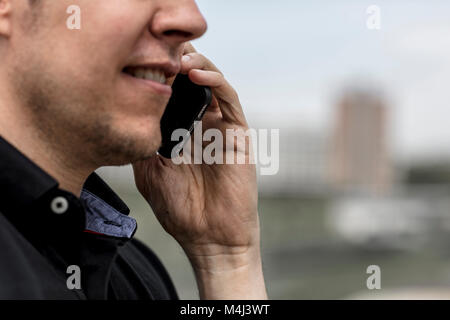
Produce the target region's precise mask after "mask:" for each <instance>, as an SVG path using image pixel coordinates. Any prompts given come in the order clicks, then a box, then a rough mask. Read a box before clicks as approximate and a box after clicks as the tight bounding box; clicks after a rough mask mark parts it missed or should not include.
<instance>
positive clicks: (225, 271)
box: [188, 246, 267, 300]
mask: <svg viewBox="0 0 450 320" xmlns="http://www.w3.org/2000/svg"><path fill="white" fill-rule="evenodd" d="M213 249H214V248H208V250H211V251H214V252H215V254H211V252H205V254H201V255H200V254H196V255H192V254H191V255H188V257H189V260H190V262H191V264H192V267H193V269H194V274H195V277H196V280H197V285H198V289H199V294H200V298H201V299H217V300H241V299H242V300H244V299H251V300H265V299H267V292H266V288H265V283H264V276H263V270H262V262H261V254H260V248H259V246H254V247H248V248H227V250H223V248H221V249H220V251H222V252H221V253H217V252H218V251H219V250H218V249H217V248H215V250H213Z"/></svg>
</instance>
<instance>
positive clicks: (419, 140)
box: [194, 0, 450, 158]
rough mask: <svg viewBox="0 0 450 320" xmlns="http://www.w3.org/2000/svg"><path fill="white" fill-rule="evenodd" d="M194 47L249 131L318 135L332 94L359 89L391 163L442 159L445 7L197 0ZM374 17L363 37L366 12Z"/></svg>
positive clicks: (398, 1)
mask: <svg viewBox="0 0 450 320" xmlns="http://www.w3.org/2000/svg"><path fill="white" fill-rule="evenodd" d="M197 3H198V5H199V7H200V9H201V11H202V13H203V14H204V15H205V17H206V19H207V21H208V25H209V28H208V32H207V33H206V34H205V36H204V37H203V38H201V39H199V40H196V41H195V42H194V45H195V46H196V47H197V49H198V50H199V51H201V52H202V53H203V54H205V55H206V56H207V57H208V58H210V59H211V60H212V61H213V62H214V63H215V64H216V65H217V66H218V67H219V68H220V69H221V71H223V73H224V74H225V76H226V78H227V79H228V80H229V81H230V82H231V83H232V85H233V86H234V87H235V88H236V90H237V91H238V93H239V96H240V99H241V102H242V105H243V107H244V110H245V112H246V114H247V118H248V120H249V123H250V125H251V126H252V123H253V124H257V123H260V122H261V121H263V122H264V123H265V124H266V125H267V126H268V128H281V129H282V128H283V127H284V126H296V127H299V128H304V129H307V130H317V131H326V130H328V128H330V126H331V124H332V121H333V110H334V108H333V107H334V106H335V104H336V100H337V98H338V97H339V95H340V94H341V93H342V92H343V90H344V89H345V88H347V87H348V86H355V85H357V86H366V87H367V86H368V87H371V88H373V89H375V90H377V91H379V92H381V94H382V95H383V97H384V99H385V100H386V102H387V105H388V106H389V110H390V118H389V133H388V135H389V138H390V139H389V141H390V146H391V149H392V151H393V153H394V154H395V155H396V156H397V157H399V158H408V157H421V156H430V155H431V156H436V155H437V156H439V155H443V154H445V155H447V156H450V1H449V0H421V1H419V0H384V1H381V0H376V1H365V0H338V1H337V0H321V1H312V0H311V1H305V0H303V1H302V0H277V1H274V0H272V1H267V0H227V1H223V0H198V1H197ZM370 5H377V6H378V7H379V8H380V10H381V29H380V30H369V29H368V28H367V25H366V21H367V19H368V18H369V15H368V14H367V12H366V10H367V8H368V7H369V6H370Z"/></svg>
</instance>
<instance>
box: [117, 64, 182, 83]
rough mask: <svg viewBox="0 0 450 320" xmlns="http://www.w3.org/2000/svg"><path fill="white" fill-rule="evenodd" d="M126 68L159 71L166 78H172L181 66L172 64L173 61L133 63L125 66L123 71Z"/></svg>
mask: <svg viewBox="0 0 450 320" xmlns="http://www.w3.org/2000/svg"><path fill="white" fill-rule="evenodd" d="M126 68H143V69H153V70H159V71H162V72H163V73H164V75H165V76H166V78H167V79H168V78H171V77H173V76H176V75H177V74H178V73H179V72H180V70H181V64H180V63H177V62H174V61H166V62H158V63H155V62H153V63H151V62H133V63H131V64H129V65H126V66H125V67H124V70H125V69H126Z"/></svg>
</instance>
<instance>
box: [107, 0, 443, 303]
mask: <svg viewBox="0 0 450 320" xmlns="http://www.w3.org/2000/svg"><path fill="white" fill-rule="evenodd" d="M198 4H199V7H200V9H201V10H202V12H203V13H204V15H205V17H206V19H207V20H208V24H209V30H208V32H207V34H206V35H205V36H204V37H203V38H202V39H200V40H198V41H195V42H194V45H195V46H196V47H197V49H198V50H199V51H201V52H202V53H203V54H205V55H206V56H207V57H209V58H210V59H211V60H212V61H213V62H214V63H215V64H216V65H217V66H218V67H219V68H220V69H221V70H222V71H223V72H224V74H225V76H226V77H227V78H228V80H229V81H230V82H231V83H232V84H233V86H234V87H235V88H236V90H237V91H238V93H239V95H240V99H241V102H242V104H243V107H244V110H245V111H246V114H247V118H248V121H249V124H250V126H251V127H252V128H263V129H269V130H270V129H279V130H280V145H279V151H280V167H279V172H278V174H276V175H273V176H260V177H259V187H260V202H259V213H260V216H261V225H262V230H261V232H262V252H263V265H264V272H265V277H266V284H267V288H268V293H269V297H270V298H271V299H346V298H356V299H365V298H385V299H389V298H405V299H407V298H446V299H448V298H450V88H449V86H450V19H449V17H450V1H448V0H441V1H439V0H429V1H425V0H420V1H419V0H417V1H415V0H395V1H393V0H384V1H382V0H377V1H375V2H372V1H370V2H369V1H365V0H340V1H334V0H322V1H300V0H280V1H266V0H246V1H242V0H227V1H219V0H198ZM371 5H376V6H377V8H379V10H380V11H379V13H380V16H379V17H380V20H379V22H380V25H379V26H380V28H379V29H371V28H370V27H368V25H367V21H368V20H369V19H370V18H371V16H372V15H371V14H370V13H369V14H368V12H367V9H368V8H369V6H371ZM99 173H100V175H101V176H103V178H104V179H105V180H106V181H108V182H109V183H110V184H111V185H112V187H113V188H114V189H115V190H116V191H117V193H118V194H119V195H120V196H121V197H122V198H123V199H124V200H125V201H126V202H127V203H128V205H129V207H130V208H131V210H132V215H133V216H134V217H135V218H136V219H137V220H138V226H139V227H138V231H137V237H138V238H140V239H141V240H143V241H144V242H146V243H147V244H148V245H149V246H150V247H151V248H152V249H153V250H154V251H155V252H156V253H157V254H158V256H159V257H160V259H161V260H162V261H163V263H164V264H165V266H166V267H167V269H168V271H169V272H170V274H171V276H172V278H173V280H174V282H175V285H176V287H177V290H178V292H179V295H180V297H181V298H182V299H197V298H198V292H197V289H196V285H195V280H194V276H193V273H192V269H191V266H190V265H189V262H188V260H187V259H186V257H185V256H184V254H183V251H182V249H181V248H180V247H179V246H178V244H177V243H176V241H175V240H173V239H172V238H171V237H170V236H169V235H167V234H166V233H165V232H164V230H163V229H162V227H161V226H160V225H159V223H158V222H157V220H156V219H155V218H154V216H153V214H152V213H151V209H150V208H149V206H148V205H147V204H146V202H145V201H144V200H143V198H142V197H141V196H140V195H139V193H138V192H137V191H136V189H135V186H134V180H133V174H132V170H131V168H130V167H121V168H111V167H107V168H101V169H100V170H99ZM369 265H378V266H379V267H380V269H381V290H368V289H367V286H366V280H367V278H368V277H369V276H370V275H369V274H367V273H366V269H367V267H368V266H369ZM447 288H448V289H447Z"/></svg>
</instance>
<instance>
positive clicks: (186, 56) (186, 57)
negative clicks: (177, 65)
mask: <svg viewBox="0 0 450 320" xmlns="http://www.w3.org/2000/svg"><path fill="white" fill-rule="evenodd" d="M189 60H191V57H190V56H188V55H184V56H183V57H182V58H181V61H183V62H188V61H189Z"/></svg>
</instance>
